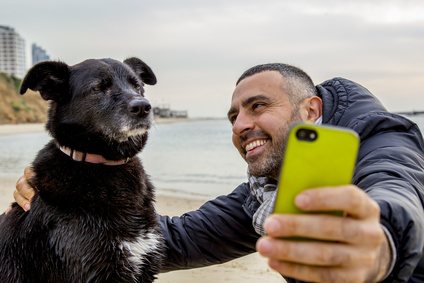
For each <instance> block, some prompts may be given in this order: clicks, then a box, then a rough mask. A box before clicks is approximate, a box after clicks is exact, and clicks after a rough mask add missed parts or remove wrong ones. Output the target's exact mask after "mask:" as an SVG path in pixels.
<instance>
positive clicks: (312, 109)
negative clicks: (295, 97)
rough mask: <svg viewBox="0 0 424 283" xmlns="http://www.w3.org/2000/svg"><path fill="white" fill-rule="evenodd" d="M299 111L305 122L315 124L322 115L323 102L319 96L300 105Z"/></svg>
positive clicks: (310, 98)
mask: <svg viewBox="0 0 424 283" xmlns="http://www.w3.org/2000/svg"><path fill="white" fill-rule="evenodd" d="M299 110H300V115H301V118H302V120H303V121H308V122H312V123H315V121H316V120H318V118H319V117H321V115H322V100H321V98H319V97H318V96H313V97H309V98H307V99H305V100H304V101H302V102H301V103H300V109H299Z"/></svg>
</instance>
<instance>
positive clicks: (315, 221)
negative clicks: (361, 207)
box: [264, 214, 384, 245]
mask: <svg viewBox="0 0 424 283" xmlns="http://www.w3.org/2000/svg"><path fill="white" fill-rule="evenodd" d="M264 227H265V231H266V232H267V234H268V235H269V236H271V237H275V238H287V237H303V238H312V239H317V240H325V241H337V242H343V243H349V244H366V245H373V244H379V243H381V241H382V237H383V236H384V232H383V231H382V229H381V227H380V226H379V225H374V224H373V223H372V222H370V221H361V220H358V219H354V218H350V217H339V216H332V215H325V214H322V215H317V214H313V215H309V214H306V215H293V214H273V215H271V216H270V217H269V218H268V219H267V220H266V221H265V224H264ZM364 239H367V241H366V243H363V241H364Z"/></svg>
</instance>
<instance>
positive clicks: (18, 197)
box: [13, 191, 31, 211]
mask: <svg viewBox="0 0 424 283" xmlns="http://www.w3.org/2000/svg"><path fill="white" fill-rule="evenodd" d="M13 197H14V198H15V201H16V202H17V203H18V205H19V206H20V207H22V208H23V209H24V210H25V211H28V210H29V209H30V208H31V204H30V201H29V200H28V199H27V198H25V197H23V196H22V195H21V194H20V193H19V192H18V191H14V193H13Z"/></svg>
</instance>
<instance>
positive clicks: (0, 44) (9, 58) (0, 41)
mask: <svg viewBox="0 0 424 283" xmlns="http://www.w3.org/2000/svg"><path fill="white" fill-rule="evenodd" d="M0 72H3V73H7V74H9V75H14V76H15V77H17V78H20V79H22V78H23V77H24V76H25V73H26V62H25V40H24V39H23V38H22V37H20V36H19V34H18V33H17V32H16V31H15V30H14V29H13V28H11V27H7V26H0Z"/></svg>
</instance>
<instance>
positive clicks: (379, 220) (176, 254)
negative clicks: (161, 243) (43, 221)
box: [15, 64, 424, 282]
mask: <svg viewBox="0 0 424 283" xmlns="http://www.w3.org/2000/svg"><path fill="white" fill-rule="evenodd" d="M228 118H229V120H230V122H231V123H232V125H233V143H234V146H235V147H236V148H237V149H238V150H239V152H240V154H241V156H242V157H243V158H244V159H245V160H246V162H247V163H248V171H249V183H243V184H241V185H240V186H238V187H237V188H236V189H235V190H234V191H233V192H232V193H231V194H229V195H227V196H221V197H218V198H216V199H215V200H212V201H209V202H207V203H205V204H204V205H203V206H202V207H201V208H200V209H199V210H197V211H193V212H189V213H186V214H184V215H182V216H181V217H174V218H172V219H170V218H169V217H166V216H161V223H162V228H163V233H164V236H165V238H166V244H167V247H168V252H167V262H166V264H165V268H164V271H169V270H175V269H184V268H194V267H200V266H206V265H211V264H216V263H222V262H225V261H228V260H231V259H234V258H237V257H239V256H242V255H246V254H248V253H251V252H254V251H255V248H257V250H258V251H259V252H260V253H261V254H262V255H264V256H266V257H268V258H269V259H270V260H269V264H270V266H271V267H272V268H274V269H275V270H277V271H279V272H280V273H281V274H282V275H283V276H285V277H286V278H287V280H288V281H289V282H299V281H297V280H295V279H291V278H297V279H298V280H304V281H313V282H377V281H381V280H384V281H385V282H423V281H424V259H423V254H422V252H423V247H424V239H423V238H424V237H423V236H422V235H424V209H423V202H424V144H423V138H422V136H421V133H420V132H419V129H418V128H417V126H416V125H415V124H414V123H412V122H410V121H409V120H407V119H405V118H403V117H400V116H397V115H394V114H390V113H388V112H387V111H386V110H385V109H384V107H383V106H382V105H381V104H380V102H379V101H378V100H377V99H376V98H375V97H374V96H373V95H372V94H371V93H369V92H368V90H366V89H365V88H363V87H361V86H360V85H358V84H356V83H354V82H351V81H348V80H345V79H341V78H336V79H332V80H329V81H327V82H324V83H323V84H321V85H318V86H317V87H316V88H315V87H314V85H313V83H312V81H311V79H310V78H309V77H308V76H307V75H306V74H305V73H304V72H303V71H301V70H299V69H297V68H295V67H292V66H289V65H285V64H266V65H259V66H256V67H253V68H251V69H249V70H247V71H246V72H245V73H244V74H243V75H242V76H241V78H240V79H239V81H238V82H237V86H236V88H235V90H234V93H233V97H232V102H231V108H230V110H229V112H228ZM296 121H309V122H313V123H317V124H320V123H322V124H330V125H337V126H342V127H347V128H351V129H353V130H355V131H356V132H357V133H358V134H359V136H360V137H361V147H360V151H359V155H358V160H357V165H356V170H355V174H354V178H353V184H354V185H347V186H341V187H338V188H337V189H334V188H314V189H310V190H306V191H304V192H302V193H301V194H299V195H298V196H297V198H296V205H297V206H298V207H299V208H301V209H303V210H305V211H328V210H334V209H336V210H343V211H344V212H345V217H337V216H328V215H319V214H313V215H283V214H281V215H271V216H270V217H269V218H268V219H267V220H266V221H265V219H266V218H267V216H268V215H269V214H270V213H271V212H272V211H271V210H272V202H273V198H274V197H275V187H276V179H277V178H278V173H279V170H280V166H281V161H282V157H283V151H284V147H285V137H286V135H287V131H288V129H289V127H290V125H291V124H292V123H293V122H296ZM31 174H32V173H31V171H30V170H26V173H25V176H26V177H21V179H20V180H19V181H18V184H17V189H18V191H19V192H20V194H15V198H16V200H17V201H18V203H20V204H21V206H25V205H29V202H28V199H30V198H31V195H32V194H33V192H32V190H30V189H28V185H27V183H26V179H25V178H28V177H30V176H31ZM27 208H29V207H27ZM260 234H262V235H264V236H263V237H260ZM290 236H301V237H308V238H312V239H319V240H324V241H290V240H284V239H283V237H290ZM258 239H259V241H257V240H258ZM256 242H257V243H256ZM255 245H256V246H255Z"/></svg>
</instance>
